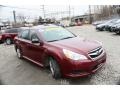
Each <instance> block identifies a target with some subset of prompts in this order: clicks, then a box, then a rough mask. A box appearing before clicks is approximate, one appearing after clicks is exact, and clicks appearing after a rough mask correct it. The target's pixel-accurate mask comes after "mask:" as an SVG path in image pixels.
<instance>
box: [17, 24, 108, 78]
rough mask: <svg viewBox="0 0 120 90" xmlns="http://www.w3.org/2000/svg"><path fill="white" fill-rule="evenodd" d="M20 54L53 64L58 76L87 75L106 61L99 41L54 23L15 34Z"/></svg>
mask: <svg viewBox="0 0 120 90" xmlns="http://www.w3.org/2000/svg"><path fill="white" fill-rule="evenodd" d="M15 50H16V52H17V56H18V57H19V58H25V59H27V60H30V61H32V62H33V63H36V64H38V65H40V66H41V67H50V70H51V73H52V76H53V77H54V78H56V79H57V78H60V77H83V76H88V75H90V74H93V73H95V72H96V71H97V70H98V69H100V68H101V67H102V66H103V65H104V63H105V62H106V53H105V50H104V49H103V47H102V45H101V43H100V42H98V41H91V40H88V39H84V38H79V37H77V36H76V35H74V34H72V33H71V32H69V31H68V30H66V29H64V28H62V27H58V26H54V25H40V26H35V27H33V28H31V29H26V30H24V31H22V32H21V33H20V34H19V35H18V37H16V38H15Z"/></svg>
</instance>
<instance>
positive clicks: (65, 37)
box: [60, 37, 73, 40]
mask: <svg viewBox="0 0 120 90" xmlns="http://www.w3.org/2000/svg"><path fill="white" fill-rule="evenodd" d="M68 38H73V37H65V38H62V39H60V40H64V39H68Z"/></svg>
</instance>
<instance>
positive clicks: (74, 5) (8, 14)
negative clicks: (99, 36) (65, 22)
mask: <svg viewBox="0 0 120 90" xmlns="http://www.w3.org/2000/svg"><path fill="white" fill-rule="evenodd" d="M89 4H90V5H101V4H102V5H106V4H112V5H115V4H120V2H119V0H113V1H111V0H0V5H6V6H12V7H18V8H27V9H15V8H0V18H2V19H10V20H13V14H12V11H13V10H15V11H16V14H17V15H18V14H23V15H25V16H28V17H30V18H35V17H38V16H43V12H42V9H41V8H42V7H41V5H45V11H46V12H45V13H46V14H48V13H52V12H56V11H58V12H61V11H68V10H69V5H70V6H71V16H73V15H74V16H76V15H83V14H84V13H87V12H88V5H89ZM73 11H74V12H73ZM64 16H68V14H59V15H58V16H55V15H52V17H64Z"/></svg>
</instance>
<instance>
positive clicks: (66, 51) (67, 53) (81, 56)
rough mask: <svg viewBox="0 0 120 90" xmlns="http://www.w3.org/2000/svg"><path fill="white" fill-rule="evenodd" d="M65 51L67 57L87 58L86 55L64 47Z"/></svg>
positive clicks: (74, 58) (75, 58) (73, 58)
mask: <svg viewBox="0 0 120 90" xmlns="http://www.w3.org/2000/svg"><path fill="white" fill-rule="evenodd" d="M63 53H64V55H65V56H66V57H67V58H69V59H72V60H84V59H87V57H86V56H84V55H81V54H78V53H75V52H72V51H70V50H66V49H63Z"/></svg>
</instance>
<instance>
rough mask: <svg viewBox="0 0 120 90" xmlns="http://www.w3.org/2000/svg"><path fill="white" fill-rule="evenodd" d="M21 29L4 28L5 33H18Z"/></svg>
mask: <svg viewBox="0 0 120 90" xmlns="http://www.w3.org/2000/svg"><path fill="white" fill-rule="evenodd" d="M20 31H21V29H9V30H6V31H5V33H19V32H20Z"/></svg>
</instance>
